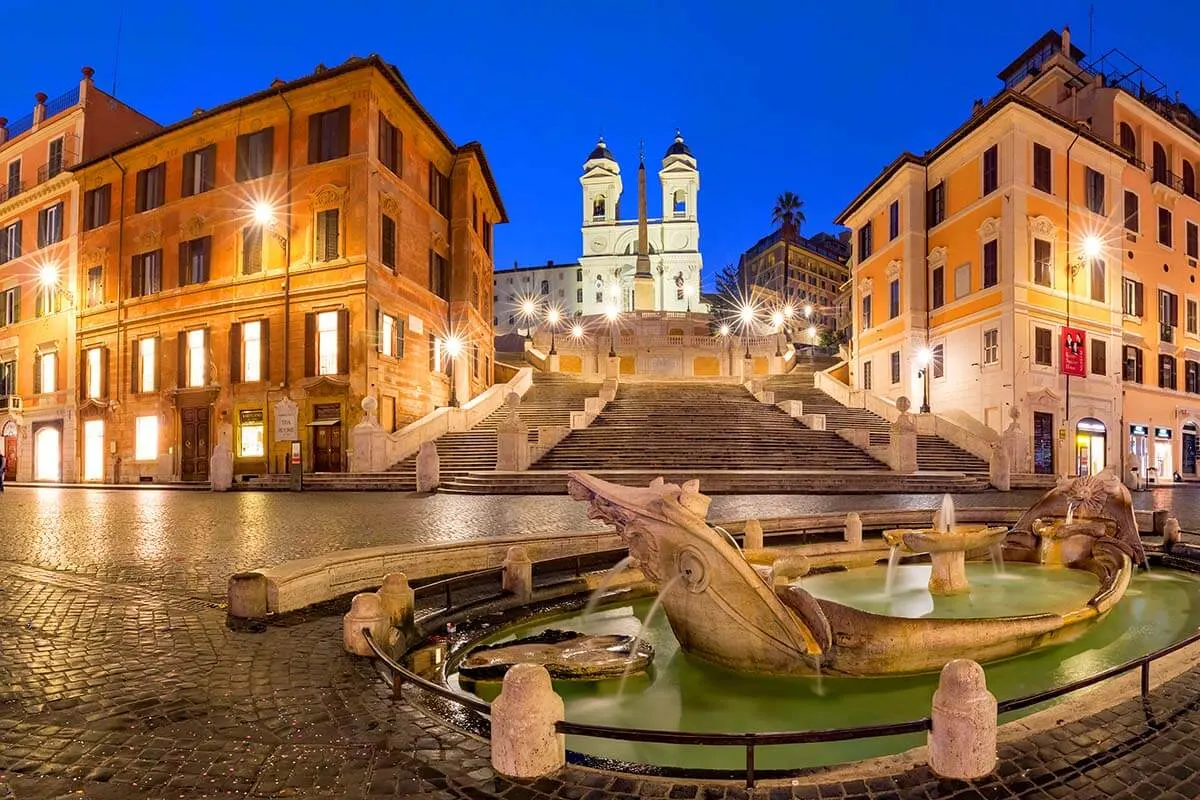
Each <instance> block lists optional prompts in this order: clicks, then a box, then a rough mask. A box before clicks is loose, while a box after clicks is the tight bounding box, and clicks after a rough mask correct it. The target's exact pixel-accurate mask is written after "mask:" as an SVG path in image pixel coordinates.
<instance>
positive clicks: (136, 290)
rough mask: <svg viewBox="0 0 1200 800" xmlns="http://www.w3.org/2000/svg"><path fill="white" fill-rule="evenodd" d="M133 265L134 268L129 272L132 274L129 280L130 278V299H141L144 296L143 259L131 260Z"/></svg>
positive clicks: (135, 258)
mask: <svg viewBox="0 0 1200 800" xmlns="http://www.w3.org/2000/svg"><path fill="white" fill-rule="evenodd" d="M131 263H132V264H133V266H132V268H131V269H130V270H129V273H130V274H129V278H130V280H129V296H130V297H141V296H142V257H141V256H134V257H133V258H132V259H131Z"/></svg>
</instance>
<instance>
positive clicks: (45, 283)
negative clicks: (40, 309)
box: [38, 263, 75, 312]
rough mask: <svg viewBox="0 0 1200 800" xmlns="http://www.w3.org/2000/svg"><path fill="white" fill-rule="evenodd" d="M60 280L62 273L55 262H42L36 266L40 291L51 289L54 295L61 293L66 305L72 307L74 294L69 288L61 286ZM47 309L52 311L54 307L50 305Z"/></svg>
mask: <svg viewBox="0 0 1200 800" xmlns="http://www.w3.org/2000/svg"><path fill="white" fill-rule="evenodd" d="M61 280H62V274H61V273H60V271H59V268H58V264H57V263H50V264H43V265H42V266H41V267H40V268H38V283H39V284H41V287H42V291H44V292H49V291H53V292H54V293H55V294H56V295H57V294H62V295H63V296H64V297H65V298H66V300H67V305H68V306H72V307H73V306H74V305H75V295H74V294H73V293H72V292H71V291H70V290H69V289H65V288H63V285H62V283H61ZM47 310H48V311H51V312H53V311H54V310H55V309H54V307H53V306H51V307H50V308H48V309H47Z"/></svg>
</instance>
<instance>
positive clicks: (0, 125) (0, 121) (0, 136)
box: [0, 117, 8, 144]
mask: <svg viewBox="0 0 1200 800" xmlns="http://www.w3.org/2000/svg"><path fill="white" fill-rule="evenodd" d="M7 141H8V118H7V117H0V144H4V143H5V142H7Z"/></svg>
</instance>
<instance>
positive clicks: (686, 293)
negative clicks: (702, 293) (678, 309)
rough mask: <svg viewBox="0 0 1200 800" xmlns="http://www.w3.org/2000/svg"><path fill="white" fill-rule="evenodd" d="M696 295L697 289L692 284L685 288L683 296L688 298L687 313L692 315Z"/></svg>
mask: <svg viewBox="0 0 1200 800" xmlns="http://www.w3.org/2000/svg"><path fill="white" fill-rule="evenodd" d="M695 293H696V287H695V286H692V285H691V284H690V283H689V284H687V285H686V286H684V287H683V296H684V297H686V298H687V313H689V314H690V313H692V295H693V294H695Z"/></svg>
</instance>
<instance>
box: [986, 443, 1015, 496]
mask: <svg viewBox="0 0 1200 800" xmlns="http://www.w3.org/2000/svg"><path fill="white" fill-rule="evenodd" d="M988 483H990V484H992V488H993V489H995V490H996V491H998V492H1007V491H1009V490H1011V489H1012V469H1011V465H1010V464H1009V462H1008V447H1007V446H1005V443H1004V442H997V443H996V444H995V445H993V446H992V458H991V462H990V463H989V464H988Z"/></svg>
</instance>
